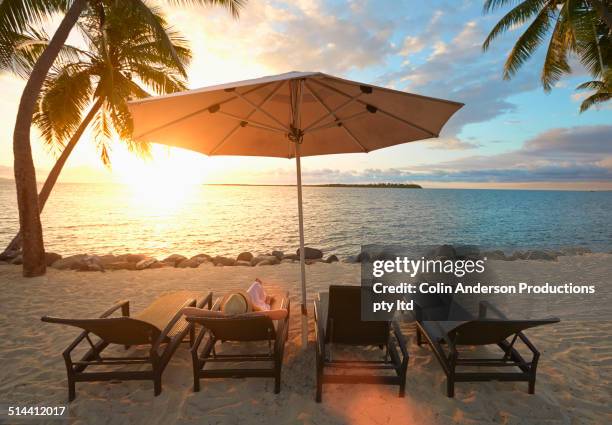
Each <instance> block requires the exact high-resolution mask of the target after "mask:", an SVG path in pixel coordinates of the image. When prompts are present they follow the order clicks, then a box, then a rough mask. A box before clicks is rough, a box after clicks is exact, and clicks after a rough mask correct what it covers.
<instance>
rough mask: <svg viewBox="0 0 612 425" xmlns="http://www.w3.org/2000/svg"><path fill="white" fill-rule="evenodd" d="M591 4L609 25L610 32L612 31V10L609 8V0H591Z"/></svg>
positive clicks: (600, 17)
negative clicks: (607, 0)
mask: <svg viewBox="0 0 612 425" xmlns="http://www.w3.org/2000/svg"><path fill="white" fill-rule="evenodd" d="M590 3H591V6H593V9H595V12H597V15H598V16H599V19H601V20H602V21H604V22H605V23H606V25H607V26H608V33H611V32H612V10H610V9H609V8H608V5H607V2H606V1H602V0H590Z"/></svg>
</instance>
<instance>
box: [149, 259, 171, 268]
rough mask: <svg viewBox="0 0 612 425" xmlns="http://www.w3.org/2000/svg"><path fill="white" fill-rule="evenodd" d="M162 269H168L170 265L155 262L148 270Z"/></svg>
mask: <svg viewBox="0 0 612 425" xmlns="http://www.w3.org/2000/svg"><path fill="white" fill-rule="evenodd" d="M164 267H170V264H166V263H162V262H161V261H157V260H155V262H154V263H152V264H151V265H149V268H150V269H162V268H164Z"/></svg>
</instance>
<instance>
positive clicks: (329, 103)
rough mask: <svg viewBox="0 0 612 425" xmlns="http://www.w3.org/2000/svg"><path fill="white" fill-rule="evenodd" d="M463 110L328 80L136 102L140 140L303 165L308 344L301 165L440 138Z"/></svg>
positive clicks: (304, 78) (291, 75)
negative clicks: (321, 158) (316, 157)
mask: <svg viewBox="0 0 612 425" xmlns="http://www.w3.org/2000/svg"><path fill="white" fill-rule="evenodd" d="M462 106H463V104H461V103H457V102H452V101H448V100H443V99H436V98H431V97H426V96H420V95H416V94H411V93H406V92H401V91H396V90H391V89H387V88H383V87H376V86H372V85H369V84H363V83H358V82H355V81H349V80H345V79H342V78H338V77H334V76H331V75H327V74H323V73H320V72H288V73H285V74H280V75H274V76H268V77H263V78H257V79H252V80H245V81H238V82H233V83H227V84H221V85H216V86H211V87H205V88H201V89H195V90H189V91H185V92H180V93H174V94H170V95H165V96H158V97H151V98H147V99H144V100H137V101H133V102H130V105H129V109H130V112H131V114H132V117H133V120H134V132H133V134H134V139H135V140H136V141H146V142H153V143H161V144H164V145H169V146H176V147H180V148H185V149H190V150H193V151H197V152H201V153H203V154H205V155H243V156H267V157H280V158H290V159H291V158H295V160H296V168H297V197H298V217H299V232H300V249H299V253H300V271H301V286H302V287H301V290H302V299H301V302H302V305H301V311H302V342H303V344H304V345H305V344H306V338H307V311H306V270H305V261H304V217H303V211H302V173H301V164H300V158H301V157H304V156H313V155H327V154H340V153H353V152H354V153H357V152H361V153H367V152H370V151H373V150H376V149H381V148H385V147H388V146H394V145H398V144H401V143H407V142H412V141H416V140H422V139H429V138H432V137H438V135H439V133H440V130H441V128H442V127H443V126H444V124H445V123H446V122H447V121H448V119H449V118H450V117H451V116H452V115H453V114H454V113H455V112H456V111H457V110H459V109H460V108H461V107H462Z"/></svg>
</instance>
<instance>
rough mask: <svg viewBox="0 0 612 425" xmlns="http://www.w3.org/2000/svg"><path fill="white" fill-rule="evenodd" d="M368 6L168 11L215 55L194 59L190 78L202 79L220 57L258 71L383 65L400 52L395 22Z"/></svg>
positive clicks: (303, 1)
mask: <svg viewBox="0 0 612 425" xmlns="http://www.w3.org/2000/svg"><path fill="white" fill-rule="evenodd" d="M366 6H367V5H363V4H361V3H359V2H351V3H349V4H348V5H346V4H342V5H334V4H332V3H329V2H325V1H323V0H299V1H296V2H285V1H277V0H264V1H251V2H248V3H247V4H246V6H245V8H244V10H243V11H242V12H241V17H240V20H239V21H233V20H232V19H231V18H230V17H229V16H227V13H225V11H219V10H218V8H217V9H213V8H204V7H199V8H198V9H197V13H194V11H193V9H192V10H189V8H180V9H170V8H166V10H167V11H168V13H169V14H170V15H171V16H170V19H169V21H170V22H181V30H182V31H183V32H184V33H185V34H186V35H187V37H188V38H189V39H190V41H192V43H193V47H194V49H195V50H196V51H198V52H200V53H201V52H202V51H206V50H207V51H208V52H210V54H209V55H204V56H205V57H202V55H201V54H200V55H199V57H196V58H195V60H194V64H193V66H192V72H191V73H190V75H194V77H195V78H194V79H193V80H194V81H198V78H197V75H198V74H200V75H201V74H202V73H214V70H212V69H210V68H211V67H212V64H211V61H212V60H215V58H224V59H227V61H226V64H225V65H226V66H227V65H228V64H229V63H231V61H233V62H235V63H236V66H237V67H242V66H243V65H244V66H246V67H248V68H253V69H254V68H257V67H255V66H254V65H253V64H258V66H259V68H258V69H265V70H266V71H264V72H286V71H288V70H300V71H324V72H330V73H337V74H346V73H347V72H349V71H350V70H354V69H363V68H365V67H368V66H372V65H379V64H380V63H381V62H383V61H384V60H385V58H386V57H387V56H388V55H390V54H392V53H394V52H396V51H397V47H396V46H394V45H393V43H392V42H391V41H390V40H391V35H392V34H393V31H394V30H395V25H394V23H393V21H392V20H391V19H386V18H385V17H382V16H374V15H372V14H371V13H369V11H368V9H367V7H366ZM203 22H204V23H205V24H204V25H203V24H202V23H203ZM236 52H240V56H242V57H243V59H242V62H238V61H237V60H236V58H235V56H236ZM222 71H223V70H222ZM248 72H249V69H244V68H243V69H234V70H232V72H231V75H228V72H224V73H223V74H221V75H219V77H220V78H219V79H222V80H225V81H227V80H229V79H232V78H233V76H234V75H236V74H241V77H238V78H251V77H254V76H255V75H244V74H245V73H248ZM251 72H252V71H251ZM259 74H260V75H261V71H259ZM215 76H217V74H216V73H215Z"/></svg>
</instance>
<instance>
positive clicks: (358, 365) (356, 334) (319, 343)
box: [314, 285, 408, 402]
mask: <svg viewBox="0 0 612 425" xmlns="http://www.w3.org/2000/svg"><path fill="white" fill-rule="evenodd" d="M314 305H315V333H316V362H317V392H316V401H317V402H321V398H322V392H323V384H331V383H341V384H360V383H361V384H388V385H398V386H399V396H400V397H404V393H405V387H406V370H407V368H408V350H407V349H406V343H405V338H404V336H403V335H402V333H401V330H400V328H399V325H398V324H397V322H395V321H393V322H387V321H380V322H374V321H362V320H361V287H359V286H339V285H331V286H330V287H329V293H321V294H319V299H318V300H316V301H315V303H314ZM333 344H344V345H353V346H378V347H380V348H381V349H382V348H384V349H385V350H386V351H385V355H384V359H383V360H361V361H355V360H351V361H348V360H341V359H337V360H336V359H332V358H331V351H332V347H333ZM396 344H397V345H398V346H399V349H400V352H401V357H400V353H398V351H397V346H396ZM326 347H330V349H329V351H330V355H329V356H328V355H327V352H326ZM326 368H330V369H345V370H348V371H359V370H362V371H363V370H368V372H369V373H368V374H339V373H336V374H333V373H325V369H326ZM384 370H386V371H392V372H393V374H392V375H390V374H385V375H382V374H380V373H376V372H379V371H384ZM372 372H375V373H372Z"/></svg>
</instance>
